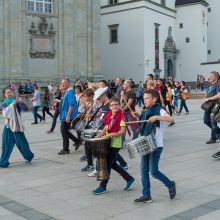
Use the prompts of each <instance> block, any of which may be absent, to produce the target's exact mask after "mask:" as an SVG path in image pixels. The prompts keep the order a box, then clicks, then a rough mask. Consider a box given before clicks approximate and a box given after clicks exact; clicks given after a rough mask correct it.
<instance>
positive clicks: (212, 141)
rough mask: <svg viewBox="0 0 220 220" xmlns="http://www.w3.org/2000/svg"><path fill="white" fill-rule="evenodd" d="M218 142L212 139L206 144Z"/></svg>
mask: <svg viewBox="0 0 220 220" xmlns="http://www.w3.org/2000/svg"><path fill="white" fill-rule="evenodd" d="M214 143H216V140H213V139H210V140H209V141H206V144H214Z"/></svg>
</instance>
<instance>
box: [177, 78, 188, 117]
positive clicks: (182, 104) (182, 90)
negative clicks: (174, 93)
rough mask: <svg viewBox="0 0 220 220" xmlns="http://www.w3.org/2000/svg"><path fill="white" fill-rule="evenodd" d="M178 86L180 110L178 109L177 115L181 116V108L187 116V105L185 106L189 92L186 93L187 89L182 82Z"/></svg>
mask: <svg viewBox="0 0 220 220" xmlns="http://www.w3.org/2000/svg"><path fill="white" fill-rule="evenodd" d="M180 86H181V87H180V91H179V94H180V109H179V112H178V115H180V114H181V112H182V109H183V108H184V109H185V111H186V115H188V114H189V110H188V108H187V105H186V100H187V99H188V98H189V96H188V93H189V91H188V89H187V87H186V83H185V82H184V81H181V82H180Z"/></svg>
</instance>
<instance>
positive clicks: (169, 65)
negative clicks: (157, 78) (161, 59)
mask: <svg viewBox="0 0 220 220" xmlns="http://www.w3.org/2000/svg"><path fill="white" fill-rule="evenodd" d="M167 76H172V77H174V73H173V61H172V60H171V59H169V60H168V61H167Z"/></svg>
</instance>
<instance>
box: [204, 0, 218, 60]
mask: <svg viewBox="0 0 220 220" xmlns="http://www.w3.org/2000/svg"><path fill="white" fill-rule="evenodd" d="M208 3H209V6H208V8H210V9H211V11H210V12H208V48H207V49H208V50H211V54H210V55H209V54H208V62H214V61H217V60H220V44H219V40H220V29H219V25H218V21H219V20H220V14H219V9H220V1H218V0H209V1H208Z"/></svg>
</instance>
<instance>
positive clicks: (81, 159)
mask: <svg viewBox="0 0 220 220" xmlns="http://www.w3.org/2000/svg"><path fill="white" fill-rule="evenodd" d="M79 160H80V162H84V161H87V157H86V155H85V154H84V155H82V156H81V157H80V158H79Z"/></svg>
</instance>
